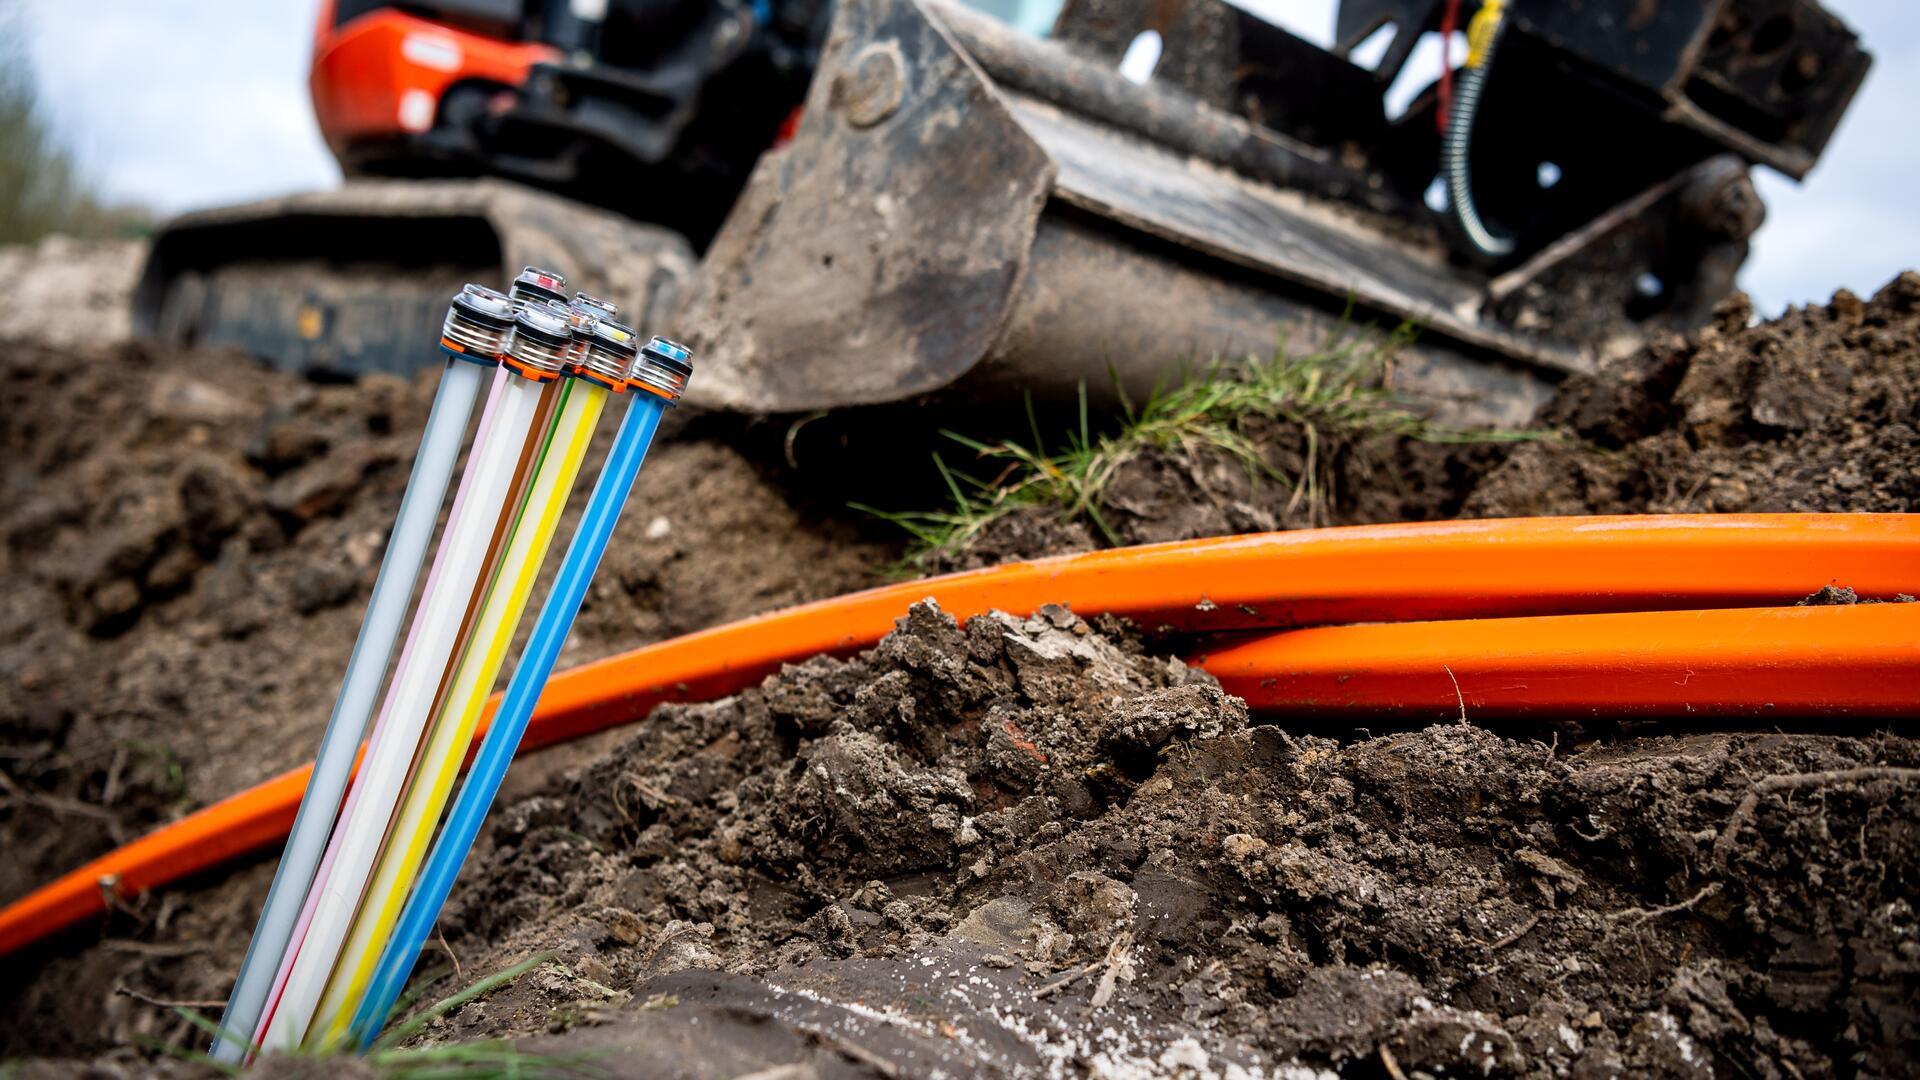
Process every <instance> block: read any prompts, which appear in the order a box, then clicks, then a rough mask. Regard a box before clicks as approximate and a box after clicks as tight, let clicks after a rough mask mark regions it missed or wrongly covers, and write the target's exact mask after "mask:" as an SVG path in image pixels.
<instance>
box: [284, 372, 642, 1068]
mask: <svg viewBox="0 0 1920 1080" xmlns="http://www.w3.org/2000/svg"><path fill="white" fill-rule="evenodd" d="M561 393H563V394H564V395H565V398H564V400H562V402H561V403H560V408H559V413H560V415H559V418H558V419H557V420H556V421H555V423H554V428H553V434H552V437H551V438H550V439H549V441H548V444H547V448H546V450H545V451H544V452H543V453H542V455H541V458H540V462H539V464H538V465H537V466H535V471H534V476H533V481H532V483H531V484H529V485H528V489H527V498H526V502H525V504H524V505H523V507H522V509H521V511H520V515H519V519H518V520H517V521H516V522H515V523H514V527H513V534H512V537H511V538H510V539H509V540H508V542H507V550H506V555H505V556H504V557H503V558H502V559H501V562H500V567H499V570H498V572H497V575H496V577H495V579H494V581H493V583H492V584H491V586H490V587H489V588H488V592H487V598H486V601H485V604H484V606H483V607H482V609H481V612H480V617H479V619H478V621H477V622H476V623H475V625H474V633H473V637H472V639H471V641H470V642H469V643H468V645H467V648H466V651H465V652H464V653H463V654H462V656H461V658H460V666H459V669H458V671H457V672H456V673H455V675H454V678H453V682H452V683H451V684H450V685H449V687H448V690H447V696H446V701H445V703H444V704H443V705H442V707H441V710H440V713H439V715H438V716H436V717H435V718H434V722H433V728H432V731H431V732H430V733H429V735H428V741H427V744H426V748H425V750H424V751H423V752H422V753H421V755H420V759H419V765H418V767H417V768H416V769H415V771H414V775H413V779H412V781H411V783H410V784H409V785H408V788H407V794H406V798H405V800H404V801H403V802H402V803H401V805H400V811H399V813H398V815H396V817H395V819H394V823H393V827H392V828H391V829H389V830H388V833H387V842H386V846H385V848H384V849H383V850H382V851H381V854H380V861H379V863H378V865H377V866H376V868H375V870H374V876H373V879H372V881H371V883H370V884H369V886H368V889H367V892H366V895H365V897H364V899H362V901H361V904H360V911H359V913H358V914H357V915H356V916H355V918H354V923H353V930H352V932H351V933H350V934H349V935H348V937H347V942H346V945H345V947H344V948H342V950H341V952H340V961H339V963H338V964H337V965H336V966H335V968H334V970H333V975H332V977H331V978H330V979H329V980H328V982H327V989H326V992H325V994H324V995H322V997H321V999H320V1007H319V1009H318V1010H317V1011H316V1012H315V1014H314V1016H315V1022H314V1027H313V1028H312V1030H311V1032H310V1033H309V1039H308V1041H309V1042H312V1043H318V1044H320V1045H328V1044H331V1043H333V1042H334V1041H336V1040H338V1039H340V1038H342V1037H344V1036H345V1034H346V1031H347V1025H348V1023H349V1022H350V1021H351V1020H352V1019H353V1010H354V1009H355V1008H356V1007H357V1006H358V1005H359V1003H360V996H361V995H362V994H364V993H365V992H366V987H367V981H368V979H369V978H370V977H371V976H372V974H373V968H374V965H375V964H376V963H377V962H378V961H379V959H380V951H381V949H382V948H384V947H385V945H386V940H387V935H388V934H389V933H390V932H391V931H392V929H393V924H394V921H395V920H396V919H398V918H399V916H400V909H401V907H402V905H404V904H405V903H406V900H407V893H408V892H409V891H410V890H411V888H412V886H413V879H414V876H415V875H416V874H417V873H418V872H419V869H420V862H421V860H422V859H423V858H424V857H425V855H426V850H427V844H428V843H429V841H431V840H432V839H433V832H434V827H435V825H437V824H438V822H439V820H440V813H441V811H442V810H443V809H445V807H446V803H447V798H448V796H449V795H450V794H451V793H452V790H453V781H454V778H455V777H456V776H457V775H458V773H459V771H460V764H461V762H462V761H463V760H465V758H466V753H467V747H468V745H469V744H471V743H472V741H473V733H474V729H475V727H476V726H477V725H478V724H479V722H480V713H481V710H482V707H483V706H485V704H486V701H487V696H488V694H490V693H491V692H492V690H493V684H494V680H495V679H497V678H498V677H499V674H500V668H501V667H502V666H503V665H504V663H505V662H506V654H507V649H508V647H509V646H510V645H511V644H512V642H513V635H514V631H515V629H516V628H518V626H519V624H520V617H521V615H522V614H523V613H524V612H525V611H526V607H527V599H528V597H529V596H530V595H531V594H532V592H533V585H534V581H535V579H536V578H538V577H539V574H540V566H541V563H543V562H544V561H545V559H546V555H547V548H548V547H549V546H550V545H551V543H552V541H553V534H554V532H555V530H556V528H557V527H558V525H559V523H560V514H561V512H562V511H563V510H565V509H566V505H567V496H568V495H569V494H570V493H571V492H572V490H573V483H574V480H575V478H576V477H578V475H579V473H580V463H581V461H582V459H584V458H585V457H586V452H587V446H588V444H589V443H590V442H591V441H592V440H593V431H594V427H595V426H596V425H597V424H598V423H599V420H600V413H601V411H602V410H603V409H604V408H605V406H606V401H607V391H606V390H604V389H602V388H601V387H599V386H596V385H594V384H593V383H590V382H587V381H585V380H581V379H568V380H567V382H566V384H565V385H564V386H563V387H562V389H561Z"/></svg>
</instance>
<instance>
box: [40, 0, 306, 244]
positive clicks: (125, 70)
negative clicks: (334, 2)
mask: <svg viewBox="0 0 1920 1080" xmlns="http://www.w3.org/2000/svg"><path fill="white" fill-rule="evenodd" d="M28 14H29V19H30V26H31V42H30V49H31V56H32V59H33V64H34V68H35V72H36V75H37V77H38V79H39V83H40V87H41V92H42V94H41V96H42V100H43V101H44V102H45V104H46V105H47V107H48V108H49V110H50V111H51V113H52V115H53V118H54V120H55V121H56V123H57V124H58V125H59V128H60V130H61V131H62V132H63V133H65V134H66V135H67V137H68V138H69V140H70V141H71V142H72V144H73V146H74V149H75V151H76V153H77V154H78V155H79V157H80V160H81V162H82V163H83V164H84V165H85V166H86V167H87V169H88V170H89V172H90V173H92V175H94V176H95V177H97V178H98V180H99V182H100V183H101V185H102V186H103V187H104V188H105V190H106V192H107V194H109V195H110V196H114V197H119V198H125V199H133V200H138V201H141V202H145V203H148V204H149V205H152V206H154V207H156V208H157V209H160V210H162V211H169V212H170V211H177V210H183V209H188V208H192V207H200V206H211V205H217V204H220V203H226V202H235V201H241V200H245V199H254V198H260V197H262V196H266V195H272V194H281V193H285V192H289V191H297V190H302V189H307V188H315V187H327V186H331V185H332V184H334V183H337V182H338V180H339V170H338V168H336V167H335V165H334V163H333V159H332V157H331V156H330V155H329V154H328V153H327V149H326V146H325V144H324V143H323V142H322V141H321V139H320V134H319V130H318V129H317V128H316V127H315V125H314V121H313V107H312V104H311V102H310V101H309V99H308V96H307V85H306V83H307V65H308V60H309V55H308V53H309V50H310V49H311V46H312V41H313V19H314V10H313V6H312V4H311V3H285V2H276V0H267V2H262V0H167V2H164V3H154V2H143V0H107V2H102V3H95V4H88V5H85V6H84V7H83V6H82V5H78V4H73V3H69V2H63V0H34V2H33V3H32V4H31V6H30V7H29V9H28Z"/></svg>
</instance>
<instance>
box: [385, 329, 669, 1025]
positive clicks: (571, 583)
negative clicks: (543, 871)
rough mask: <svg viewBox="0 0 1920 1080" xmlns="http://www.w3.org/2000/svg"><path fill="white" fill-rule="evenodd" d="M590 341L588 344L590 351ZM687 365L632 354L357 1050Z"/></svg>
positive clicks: (441, 885)
mask: <svg viewBox="0 0 1920 1080" xmlns="http://www.w3.org/2000/svg"><path fill="white" fill-rule="evenodd" d="M599 341H600V339H599V338H596V344H597V343H598V342H599ZM629 347H631V346H629ZM690 359H691V354H690V353H688V351H687V350H686V349H684V348H682V347H681V346H679V345H676V344H674V343H673V342H671V341H668V340H666V339H665V338H654V339H653V340H652V341H650V342H648V343H647V345H646V347H645V348H643V349H641V350H640V355H639V357H638V359H637V360H636V361H635V363H634V365H633V371H632V375H631V376H629V377H628V379H627V381H626V383H625V385H624V386H623V387H622V390H630V392H628V393H627V396H628V397H630V398H631V399H632V403H631V404H629V405H628V406H627V413H626V416H625V417H624V418H622V419H621V421H620V431H619V433H618V434H617V435H615V436H614V440H613V446H612V447H611V448H610V449H609V450H608V451H607V460H606V463H605V464H604V465H603V466H601V469H600V479H599V480H598V481H597V482H596V483H595V484H594V487H593V496H592V497H591V498H590V499H589V500H588V501H587V508H586V511H585V512H584V513H583V514H582V515H581V518H580V525H579V527H578V528H577V529H576V530H575V531H574V534H573V542H572V543H571V544H570V545H568V547H567V556H566V559H565V560H564V561H563V562H562V563H561V564H560V571H559V573H558V574H557V575H556V576H555V577H554V579H553V588H552V590H551V591H550V592H549V593H548V594H547V602H546V604H545V606H544V607H542V608H541V609H540V618H539V621H538V622H536V623H535V624H534V628H533V636H532V637H530V638H529V639H528V640H527V647H526V650H525V652H523V653H522V654H521V657H520V664H519V666H518V667H516V668H515V669H514V672H513V679H512V681H510V682H509V683H508V684H507V690H506V695H505V697H504V698H502V700H501V702H500V710H499V712H497V713H495V714H494V717H493V724H492V726H491V727H489V728H488V729H487V734H486V737H485V738H484V739H482V740H481V743H480V751H479V753H478V754H476V755H475V757H474V760H473V767H472V768H471V769H470V770H469V771H468V773H467V779H466V782H465V783H464V784H462V785H461V787H460V794H459V796H458V797H457V798H456V800H455V802H454V805H453V809H452V811H450V812H449V813H448V815H447V821H446V824H445V826H444V827H443V828H442V829H441V831H440V837H439V839H438V840H436V841H435V842H434V845H433V851H432V853H431V854H429V855H428V856H427V862H426V866H425V868H424V869H423V870H422V871H421V873H420V878H419V880H418V882H417V883H416V884H415V885H414V890H413V895H412V896H410V897H408V899H407V904H406V907H405V908H404V909H403V910H402V911H401V913H400V919H399V921H398V922H397V923H395V924H394V928H393V932H392V935H391V936H390V937H389V938H388V939H387V944H386V947H385V949H384V950H383V951H382V952H381V954H380V962H379V963H378V964H377V965H376V966H375V967H374V972H373V976H372V978H371V979H370V980H369V982H368V984H367V992H366V995H365V996H364V997H362V998H361V999H360V1007H359V1009H358V1010H357V1011H356V1012H355V1013H354V1017H353V1025H352V1031H353V1038H354V1039H355V1040H356V1041H357V1042H358V1044H359V1046H360V1048H361V1049H362V1050H365V1049H366V1048H367V1047H368V1046H370V1045H372V1043H373V1041H374V1039H375V1037H377V1036H378V1035H379V1034H380V1029H381V1028H382V1027H384V1026H385V1024H386V1019H387V1014H388V1013H389V1012H390V1011H392V1009H393V1003H394V1001H395V1000H397V999H398V998H399V996H400V990H401V988H402V987H403V986H404V985H405V984H406V979H407V976H408V974H409V973H411V972H412V971H413V965H414V962H415V961H417V960H418V959H419V957H420V949H421V948H422V947H423V946H424V945H425V944H426V941H427V936H428V935H429V934H431V933H432V932H433V925H434V923H435V922H436V921H437V920H438V919H439V918H440V908H441V906H442V905H444V904H445V903H446V901H447V894H448V893H450V892H451V891H452V890H453V882H454V879H455V878H456V877H458V876H459V874H460V867H461V865H462V864H464V863H465V862H466V861H467V853H468V852H469V851H471V850H472V849H473V840H474V837H476V836H478V835H479V833H480V825H481V823H482V822H483V821H484V820H485V819H486V816H487V811H488V809H490V808H491V807H492V806H493V800H494V796H496V795H498V794H499V792H500V784H501V782H502V781H503V780H505V779H506V775H507V766H508V765H509V764H511V763H512V761H513V755H514V752H515V751H516V750H518V749H519V747H520V738H521V736H523V735H525V734H526V731H527V722H528V721H529V720H531V719H532V717H533V707H534V704H535V703H536V702H538V701H539V699H540V692H541V691H542V690H544V689H546V685H547V679H548V677H549V676H551V675H552V674H553V666H554V664H555V663H556V662H557V661H558V660H559V658H560V649H561V646H563V645H565V644H566V641H567V635H568V634H569V633H570V632H571V631H572V630H573V620H574V618H575V617H576V616H578V615H579V614H580V605H581V603H582V602H583V601H585V600H586V597H587V587H588V586H589V585H590V584H592V582H593V575H594V571H596V570H597V569H599V566H600V559H601V556H603V555H604V554H606V550H607V542H608V541H609V540H611V539H612V537H613V529H614V526H615V525H616V524H618V522H619V520H620V511H621V509H622V508H623V507H624V506H625V505H626V501H627V494H628V492H629V491H631V490H632V488H633V481H634V478H635V477H636V476H638V475H639V474H640V465H641V463H642V462H643V461H645V460H646V457H647V448H648V447H649V446H650V445H652V443H653V436H654V432H655V431H656V430H658V429H659V426H660V417H661V416H662V414H664V412H665V411H666V410H667V409H668V408H669V407H670V406H671V405H672V404H673V402H674V401H675V400H676V399H678V398H679V396H680V394H681V392H682V391H683V390H684V389H685V388H686V383H687V378H688V377H689V376H690V375H691V374H692V372H693V367H692V364H691V363H690V362H689V361H690ZM586 374H587V377H590V378H591V377H594V375H595V369H594V367H593V365H592V363H591V361H589V363H588V365H587V367H586Z"/></svg>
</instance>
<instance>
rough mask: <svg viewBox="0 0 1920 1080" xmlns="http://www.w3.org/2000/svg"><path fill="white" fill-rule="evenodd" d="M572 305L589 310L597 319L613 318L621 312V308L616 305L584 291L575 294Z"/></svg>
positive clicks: (581, 309)
mask: <svg viewBox="0 0 1920 1080" xmlns="http://www.w3.org/2000/svg"><path fill="white" fill-rule="evenodd" d="M572 306H573V307H574V308H575V309H577V310H580V311H585V312H587V313H588V314H590V315H592V316H593V317H594V318H596V319H611V318H613V317H614V316H616V315H618V314H620V309H619V308H617V307H614V306H613V305H612V304H609V303H607V302H606V301H605V300H602V299H600V298H599V297H597V296H588V295H587V294H586V293H583V292H577V293H574V294H573V303H572Z"/></svg>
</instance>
